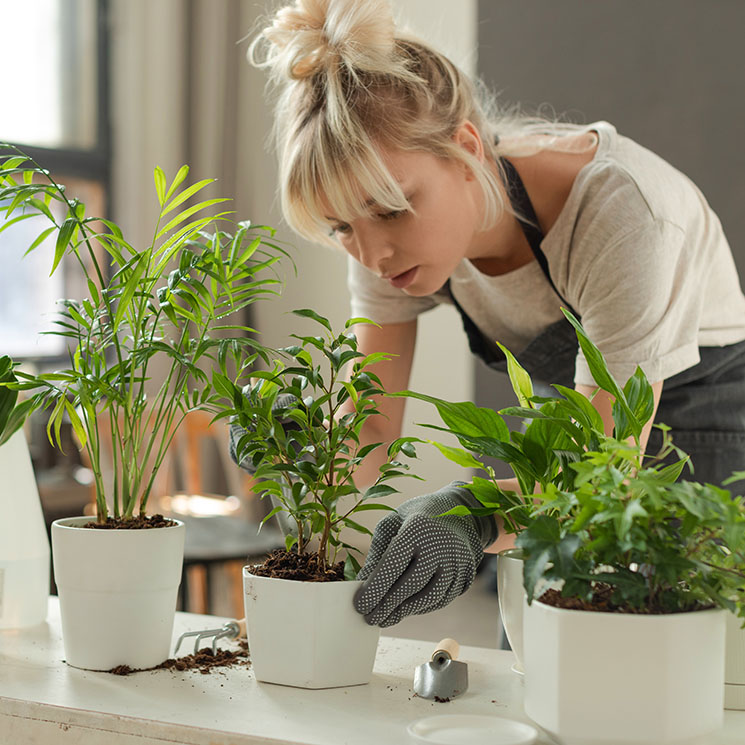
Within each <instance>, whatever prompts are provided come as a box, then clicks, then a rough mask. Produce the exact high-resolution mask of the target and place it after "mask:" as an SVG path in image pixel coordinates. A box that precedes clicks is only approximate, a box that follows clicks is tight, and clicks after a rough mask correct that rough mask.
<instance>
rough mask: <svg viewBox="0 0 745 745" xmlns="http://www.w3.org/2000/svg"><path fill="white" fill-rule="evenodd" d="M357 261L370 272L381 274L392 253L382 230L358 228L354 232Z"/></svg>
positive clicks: (391, 247)
mask: <svg viewBox="0 0 745 745" xmlns="http://www.w3.org/2000/svg"><path fill="white" fill-rule="evenodd" d="M355 243H356V248H357V256H358V261H359V262H360V263H361V264H362V265H363V266H364V267H365V268H367V269H369V270H370V271H371V272H375V274H378V275H380V274H383V273H384V269H385V266H386V264H387V263H388V261H389V259H390V258H391V256H392V255H393V246H392V244H391V242H390V241H389V240H388V238H387V237H386V236H385V235H384V234H383V231H380V230H376V229H374V228H367V227H364V228H358V229H357V230H356V233H355Z"/></svg>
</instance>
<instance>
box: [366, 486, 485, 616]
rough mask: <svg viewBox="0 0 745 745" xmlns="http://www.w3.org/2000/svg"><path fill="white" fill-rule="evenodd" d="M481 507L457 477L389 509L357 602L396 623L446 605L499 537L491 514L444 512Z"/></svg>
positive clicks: (378, 528) (380, 525) (466, 583)
mask: <svg viewBox="0 0 745 745" xmlns="http://www.w3.org/2000/svg"><path fill="white" fill-rule="evenodd" d="M459 505H465V506H467V507H481V504H479V502H478V500H477V499H476V498H475V497H474V496H473V494H471V492H470V491H468V490H467V489H465V488H464V487H463V485H462V482H456V481H454V482H453V483H452V484H449V485H448V486H445V487H443V488H442V489H440V490H439V491H436V492H434V493H433V494H425V495H423V496H421V497H414V498H413V499H409V500H407V501H406V502H404V503H403V504H402V505H401V506H400V507H399V508H398V510H397V511H396V512H390V513H389V514H387V515H386V516H385V517H384V518H383V519H382V520H381V521H380V522H379V523H378V525H377V526H376V528H375V531H374V533H373V538H372V542H371V544H370V551H369V553H368V555H367V561H366V562H365V565H364V566H363V567H362V569H361V570H360V573H359V575H358V577H357V578H358V579H361V580H364V584H363V585H362V587H361V588H360V589H359V590H358V591H357V593H356V595H355V597H354V607H355V609H356V610H357V611H358V612H359V613H361V614H362V615H363V616H364V617H365V620H366V621H367V623H369V624H370V625H376V626H383V627H386V626H393V625H394V624H396V623H398V622H399V621H400V620H401V619H402V618H404V617H405V616H408V615H411V614H420V613H429V612H430V611H433V610H438V609H439V608H443V607H444V606H446V605H447V604H448V603H450V602H451V601H452V600H454V599H455V598H457V597H458V596H459V595H462V594H463V593H464V592H465V591H466V590H467V589H468V588H469V587H470V586H471V583H472V582H473V578H474V577H475V576H476V567H477V566H478V565H479V562H480V561H481V559H482V557H483V555H484V548H486V547H487V546H489V545H491V544H492V543H493V542H494V541H495V540H496V538H497V524H496V521H495V519H494V517H493V516H485V517H476V516H473V515H445V516H442V517H438V516H439V515H442V513H443V512H447V511H448V510H450V509H452V508H453V507H457V506H459Z"/></svg>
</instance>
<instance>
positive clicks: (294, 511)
mask: <svg viewBox="0 0 745 745" xmlns="http://www.w3.org/2000/svg"><path fill="white" fill-rule="evenodd" d="M293 312H294V313H295V314H296V315H297V316H299V317H303V318H308V319H311V320H312V321H313V322H314V323H315V324H317V325H318V326H319V331H320V333H319V334H316V335H296V334H293V338H294V339H295V340H296V341H297V342H298V343H297V344H294V345H292V346H287V347H284V348H283V349H281V350H279V351H280V354H281V358H278V359H276V360H275V361H274V364H273V367H272V369H271V370H266V371H254V372H252V373H251V375H250V378H251V380H250V382H249V383H248V384H247V385H245V386H240V385H239V384H238V383H237V382H235V381H231V380H230V379H229V378H227V377H225V376H222V377H220V384H221V386H222V390H223V392H224V394H225V395H226V396H230V397H231V398H232V400H233V408H232V410H230V411H227V410H226V412H224V415H226V416H231V417H232V420H233V422H234V423H236V424H238V425H239V426H240V427H241V428H242V430H243V433H242V435H241V436H240V437H239V438H238V441H237V444H236V458H237V460H238V462H240V463H243V462H244V461H245V460H246V459H248V460H250V462H251V463H252V464H253V468H254V469H255V478H256V489H257V491H259V492H260V493H261V494H262V496H267V495H271V497H272V498H273V502H274V503H275V504H276V505H277V506H276V507H275V508H274V509H273V510H271V512H269V514H268V515H267V516H266V517H265V518H264V520H265V521H266V520H268V519H270V518H271V517H273V516H274V515H276V514H278V513H280V512H282V513H285V514H286V515H288V516H289V518H290V520H291V522H292V523H293V524H294V526H295V529H294V530H293V531H292V532H291V533H288V535H287V539H286V548H287V550H288V551H290V550H291V549H292V550H293V551H295V552H297V553H301V554H302V553H306V552H314V553H315V554H316V555H317V562H316V566H318V567H319V568H320V569H321V571H324V570H325V568H326V567H328V566H330V565H332V564H334V563H335V562H336V561H337V558H338V554H339V551H340V550H343V551H344V553H345V554H346V556H345V568H344V569H345V571H344V573H345V577H346V578H347V579H351V578H354V577H355V576H356V574H357V572H358V571H359V569H360V564H359V561H358V560H357V558H356V556H355V552H356V551H357V549H356V548H355V547H353V546H352V545H350V544H348V543H346V542H345V541H344V540H343V539H342V537H341V531H342V530H343V529H344V528H351V529H352V530H354V531H357V532H361V533H366V534H370V531H369V530H368V529H367V528H366V527H364V526H363V525H361V524H360V523H359V522H357V521H356V520H355V519H354V518H355V516H356V515H357V514H359V513H360V512H362V511H365V510H391V509H393V508H392V507H390V506H388V505H386V504H385V503H383V502H379V501H378V500H380V499H383V498H385V497H388V496H390V495H391V494H394V493H396V491H397V490H396V489H395V488H394V487H393V486H391V484H390V483H389V481H390V480H391V479H393V478H395V477H400V476H410V477H414V478H418V477H416V476H414V475H413V474H411V473H409V472H408V465H407V464H406V463H404V462H402V461H400V460H398V457H399V455H400V454H401V453H403V454H404V455H406V456H408V457H416V451H415V449H414V446H413V445H412V443H411V442H410V441H409V438H401V439H399V440H396V441H395V442H394V443H392V444H391V445H389V446H388V449H387V458H386V461H385V463H383V465H381V466H380V468H379V473H378V477H377V479H376V480H375V482H374V483H373V484H372V486H370V487H369V488H367V489H364V490H362V489H360V488H358V486H357V484H356V483H355V474H356V473H357V471H358V469H359V467H360V466H361V465H362V463H363V462H364V461H365V460H366V459H367V458H368V457H369V456H370V455H371V454H372V453H373V452H374V451H375V450H378V449H379V448H382V447H384V445H383V443H379V442H378V443H368V444H362V441H361V437H360V433H361V431H362V428H363V427H364V426H365V423H366V422H367V421H368V420H369V419H370V418H371V417H376V416H382V414H381V412H380V411H379V409H378V402H379V401H380V397H381V396H382V395H384V393H385V391H384V390H383V386H382V384H381V382H380V379H379V378H378V377H377V376H376V375H375V374H374V373H373V372H372V371H371V369H370V368H371V366H372V365H374V364H376V363H379V362H381V361H384V360H388V359H390V355H388V354H383V353H376V354H370V355H367V356H365V355H363V354H362V353H361V352H360V351H359V350H358V347H357V337H356V336H355V334H354V333H353V331H352V330H351V327H352V326H354V325H357V324H369V323H372V321H369V320H368V319H364V318H352V319H349V320H348V321H347V322H346V324H345V326H344V329H343V330H342V331H341V332H340V333H337V332H336V331H334V330H333V328H332V325H331V323H330V322H329V320H328V319H327V318H324V317H323V316H321V315H319V314H318V313H316V312H315V311H313V310H309V309H303V310H296V311H293Z"/></svg>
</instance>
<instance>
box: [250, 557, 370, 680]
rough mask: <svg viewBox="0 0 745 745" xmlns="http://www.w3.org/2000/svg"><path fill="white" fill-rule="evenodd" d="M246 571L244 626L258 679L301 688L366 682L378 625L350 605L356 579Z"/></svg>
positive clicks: (368, 676) (356, 585)
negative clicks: (306, 578) (305, 578)
mask: <svg viewBox="0 0 745 745" xmlns="http://www.w3.org/2000/svg"><path fill="white" fill-rule="evenodd" d="M248 570H249V567H244V568H243V590H244V593H245V597H244V599H245V607H246V627H247V630H248V640H249V648H250V650H251V665H252V667H253V670H254V674H255V675H256V679H257V680H260V681H263V682H265V683H281V684H283V685H289V686H297V687H299V688H336V687H339V686H353V685H361V684H363V683H368V682H369V681H370V678H371V677H372V669H373V665H374V664H375V653H376V651H377V648H378V638H379V637H380V628H379V627H378V626H370V625H369V624H367V623H366V622H365V620H364V618H363V617H362V616H361V615H360V614H359V613H357V611H356V610H355V609H354V606H353V605H352V598H353V597H354V593H355V592H356V591H357V590H358V589H359V586H360V583H359V582H297V581H294V580H288V579H274V578H272V577H257V576H256V575H254V574H251V573H250V572H249V571H248Z"/></svg>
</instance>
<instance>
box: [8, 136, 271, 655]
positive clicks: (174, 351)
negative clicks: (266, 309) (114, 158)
mask: <svg viewBox="0 0 745 745" xmlns="http://www.w3.org/2000/svg"><path fill="white" fill-rule="evenodd" d="M3 152H9V153H10V154H7V155H5V156H4V157H3V158H2V159H1V160H0V204H1V205H2V208H0V213H1V214H3V215H4V217H5V221H6V222H5V225H10V224H14V223H15V222H18V221H21V220H28V219H31V218H39V217H41V218H46V221H48V227H46V228H45V229H44V230H43V231H42V232H41V233H40V235H39V237H38V238H37V239H36V240H35V241H34V242H33V243H32V244H31V246H30V248H29V250H37V249H38V248H39V246H40V245H42V244H43V243H44V242H45V241H48V240H51V241H53V242H54V245H55V251H54V259H53V262H52V272H54V271H56V270H58V269H59V267H60V266H61V265H62V262H63V260H64V259H65V257H67V261H68V262H70V264H71V265H72V266H73V267H75V268H76V271H79V272H81V273H82V274H81V276H82V277H83V278H84V280H85V283H86V286H87V288H88V293H89V295H88V297H86V298H82V299H72V300H63V301H61V312H60V318H59V320H57V321H56V325H55V328H54V330H53V331H51V332H50V333H54V334H58V335H60V336H62V337H64V338H65V339H66V340H67V343H68V345H69V347H68V349H69V352H68V357H69V359H68V363H67V365H66V366H65V367H64V368H63V369H60V370H56V371H54V372H51V373H49V372H44V373H41V374H38V375H30V374H24V373H18V378H19V382H18V383H17V384H16V388H18V389H21V390H25V391H26V392H27V394H28V400H29V402H30V403H29V404H28V405H29V406H30V407H33V408H41V409H50V410H51V413H50V414H49V420H48V424H47V433H48V435H49V438H50V440H52V441H53V442H56V444H57V445H58V446H61V437H60V430H61V426H62V423H63V419H64V418H67V419H69V421H70V423H71V425H72V428H73V430H74V431H75V433H76V435H77V437H78V439H79V441H80V443H81V447H82V448H84V449H85V450H86V451H87V455H88V459H89V461H90V464H91V469H92V472H93V477H94V480H95V489H96V509H97V519H96V521H95V522H91V520H90V518H85V517H80V518H70V519H65V520H60V521H57V522H55V524H54V525H53V527H52V544H53V557H54V569H55V578H56V581H57V585H58V588H59V592H60V605H61V610H62V625H63V637H64V641H65V652H66V655H67V661H68V663H69V664H71V665H73V666H77V667H84V668H92V669H109V668H112V667H115V666H117V665H121V664H126V665H129V666H131V667H149V666H152V665H155V664H158V663H159V662H161V661H162V660H163V659H165V658H166V657H167V656H168V650H169V646H170V641H171V630H172V624H173V616H174V612H175V605H176V593H177V589H178V585H179V581H180V577H181V566H182V558H183V541H184V526H183V524H182V523H179V522H178V521H164V520H163V519H162V518H161V517H160V516H154V517H153V518H149V517H148V516H147V515H146V510H147V504H148V497H149V495H150V490H151V488H152V484H153V480H154V477H155V474H156V472H157V470H158V468H159V467H160V465H161V464H162V462H163V458H164V457H165V453H166V450H167V448H168V444H169V442H170V440H171V438H172V436H173V433H174V431H175V430H176V429H177V428H178V426H179V423H180V422H181V420H182V419H183V417H184V416H186V414H187V413H188V412H189V411H192V410H196V409H201V410H206V411H213V412H216V411H218V410H219V406H220V394H219V392H218V391H217V390H216V388H215V387H214V385H213V382H212V375H213V374H214V373H215V372H223V373H225V372H227V371H228V368H229V367H230V366H231V365H232V366H235V368H237V371H238V374H240V373H241V372H242V371H244V370H245V369H246V368H247V367H250V366H251V365H252V364H253V362H254V361H255V359H256V356H257V355H260V354H265V352H264V350H263V348H262V347H261V346H260V345H259V344H258V343H257V342H256V341H255V340H254V339H252V338H251V335H252V332H253V329H251V328H249V327H247V326H246V325H245V323H244V322H243V321H242V319H241V318H240V316H238V315H236V314H238V313H240V311H241V310H243V309H244V308H246V307H247V306H248V305H249V304H251V303H253V302H254V301H255V300H256V299H258V298H260V297H262V296H263V295H265V294H267V293H273V292H274V291H275V286H276V284H277V282H278V280H277V279H275V278H274V277H273V276H271V275H270V276H265V274H266V271H267V270H269V269H271V267H272V266H273V265H274V264H275V263H276V262H277V261H278V260H279V258H280V256H281V255H282V253H283V251H282V250H281V249H280V248H279V247H278V246H276V244H274V243H272V242H271V240H270V238H271V236H272V234H273V231H272V230H271V229H269V228H265V227H261V226H252V225H250V224H249V223H237V224H236V225H235V234H234V235H231V234H229V233H227V232H225V231H224V230H223V226H224V225H225V223H226V222H227V218H228V216H229V214H230V213H228V212H218V213H217V214H215V215H210V214H206V211H207V210H208V208H212V207H214V206H216V205H219V204H222V203H223V202H225V201H226V200H224V199H217V198H213V199H202V201H197V202H196V203H190V202H189V201H188V200H192V199H194V198H199V195H200V194H201V192H202V190H203V189H204V188H205V187H206V186H207V185H208V184H209V183H210V182H211V179H205V180H202V181H199V182H197V183H195V184H193V185H191V186H185V183H186V177H187V175H188V170H189V169H188V168H187V167H186V166H184V167H182V168H181V169H180V170H179V171H178V173H177V174H176V176H175V178H174V179H173V181H172V182H171V183H170V184H168V183H167V180H166V177H165V174H164V173H163V171H162V170H161V169H160V168H156V169H155V175H154V178H155V190H156V194H157V198H158V202H159V204H160V209H159V212H158V217H157V222H156V225H155V226H154V230H153V239H152V242H151V243H150V244H149V245H146V246H145V247H144V248H138V247H136V246H134V245H133V244H132V243H130V242H129V241H128V240H127V239H126V237H125V236H124V234H123V232H122V230H121V229H120V227H119V226H118V225H116V224H115V223H113V222H111V221H110V220H106V219H103V218H95V217H89V216H87V215H86V213H85V206H84V205H83V204H82V203H81V202H79V201H78V200H76V199H73V198H71V197H68V195H67V193H66V191H65V188H64V186H62V185H60V184H58V183H57V182H56V181H55V180H54V179H53V178H52V177H51V176H50V174H49V173H48V172H47V171H46V170H44V169H42V168H41V167H39V165H38V164H37V163H35V162H34V161H33V160H32V159H30V158H29V157H28V156H26V155H24V154H23V153H22V152H20V151H18V150H17V149H14V148H11V147H10V146H3ZM208 230H212V231H214V232H213V234H211V235H210V234H208ZM107 437H110V438H111V439H112V441H113V445H112V446H111V457H112V460H113V462H112V465H111V468H112V471H113V476H112V478H111V481H110V483H105V464H104V462H103V455H104V453H105V452H106V444H105V440H106V438H107ZM137 528H143V529H137ZM144 528H150V529H144Z"/></svg>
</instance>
